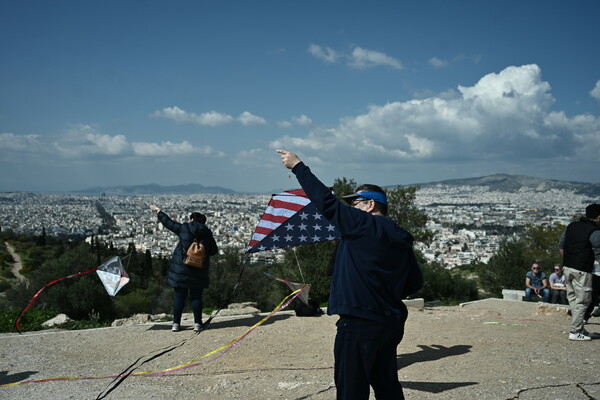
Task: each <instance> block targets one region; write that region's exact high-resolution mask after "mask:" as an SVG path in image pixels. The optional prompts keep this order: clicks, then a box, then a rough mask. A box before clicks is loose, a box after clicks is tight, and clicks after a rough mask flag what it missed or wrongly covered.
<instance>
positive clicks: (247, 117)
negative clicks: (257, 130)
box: [238, 111, 269, 126]
mask: <svg viewBox="0 0 600 400" xmlns="http://www.w3.org/2000/svg"><path fill="white" fill-rule="evenodd" d="M238 120H239V121H240V122H241V124H242V125H244V126H249V125H268V124H269V123H268V122H267V120H266V119H264V118H261V117H258V116H256V115H252V114H251V113H249V112H248V111H244V112H243V113H241V114H240V116H239V117H238Z"/></svg>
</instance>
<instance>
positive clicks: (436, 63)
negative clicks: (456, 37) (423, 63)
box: [427, 57, 448, 68]
mask: <svg viewBox="0 0 600 400" xmlns="http://www.w3.org/2000/svg"><path fill="white" fill-rule="evenodd" d="M427 62H428V63H429V64H430V65H431V66H433V67H435V68H445V67H447V66H448V61H446V60H442V59H439V58H437V57H431V58H430V59H429V60H428V61H427Z"/></svg>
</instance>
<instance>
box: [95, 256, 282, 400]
mask: <svg viewBox="0 0 600 400" xmlns="http://www.w3.org/2000/svg"><path fill="white" fill-rule="evenodd" d="M217 263H218V260H217ZM245 268H246V264H243V265H242V269H241V270H240V274H239V276H238V279H237V282H236V284H235V285H234V287H233V290H232V292H231V293H230V294H229V296H228V298H227V300H226V301H225V303H223V305H222V306H221V307H220V308H219V309H218V310H217V311H215V312H214V313H212V315H211V316H210V317H209V318H208V319H207V320H206V322H204V323H203V324H202V326H201V328H200V330H199V331H198V332H196V334H199V333H200V332H202V331H204V330H206V329H207V328H208V326H209V325H210V323H211V322H212V320H213V318H215V317H216V316H217V314H218V313H219V312H220V311H221V310H222V309H223V308H225V307H226V306H227V304H229V302H230V301H231V299H232V298H233V296H235V293H236V292H237V290H238V287H239V286H240V282H241V280H242V276H243V274H244V270H245ZM284 301H285V300H284ZM280 305H281V304H280ZM194 336H195V335H194ZM194 336H191V337H190V338H188V339H185V340H184V341H182V342H181V343H179V344H176V345H174V346H170V347H166V348H163V349H160V350H157V351H159V353H157V354H155V355H153V356H151V357H149V358H147V359H146V360H144V361H142V362H141V363H140V364H139V365H137V364H138V363H139V362H140V361H141V360H142V359H143V358H144V357H140V358H138V359H137V360H136V361H134V362H133V363H132V364H131V365H129V366H128V367H127V368H125V370H124V371H123V372H121V373H120V374H119V375H117V376H115V377H114V379H113V381H112V382H110V383H109V384H108V385H107V387H106V388H105V389H104V390H103V391H102V393H100V394H99V395H98V397H96V400H101V399H104V398H105V397H106V396H108V394H109V393H110V392H112V391H113V390H115V389H116V388H117V386H119V385H120V384H121V383H123V381H124V380H125V379H127V378H128V377H129V376H137V375H143V374H145V373H144V372H140V373H134V371H135V370H136V369H138V368H139V367H141V366H142V365H144V364H145V363H147V362H149V361H151V360H154V359H156V358H158V357H160V356H162V355H164V354H166V353H169V352H170V351H172V350H175V349H176V348H177V347H180V346H182V345H184V344H185V343H186V342H187V341H188V340H190V339H192V338H193V337H194ZM192 362H193V361H192Z"/></svg>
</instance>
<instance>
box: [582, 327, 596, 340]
mask: <svg viewBox="0 0 600 400" xmlns="http://www.w3.org/2000/svg"><path fill="white" fill-rule="evenodd" d="M581 333H583V334H584V336H589V337H590V339H592V340H594V339H600V333H594V332H588V331H586V330H585V329H584V330H582V331H581Z"/></svg>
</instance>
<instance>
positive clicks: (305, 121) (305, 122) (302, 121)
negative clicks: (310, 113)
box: [292, 114, 312, 126]
mask: <svg viewBox="0 0 600 400" xmlns="http://www.w3.org/2000/svg"><path fill="white" fill-rule="evenodd" d="M292 121H294V123H295V124H296V125H300V126H310V125H312V119H310V118H309V117H307V116H306V115H304V114H302V115H301V116H299V117H294V118H292Z"/></svg>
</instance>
